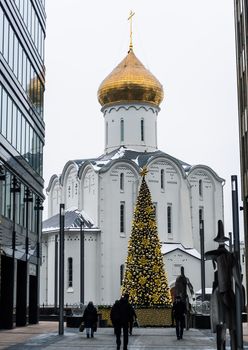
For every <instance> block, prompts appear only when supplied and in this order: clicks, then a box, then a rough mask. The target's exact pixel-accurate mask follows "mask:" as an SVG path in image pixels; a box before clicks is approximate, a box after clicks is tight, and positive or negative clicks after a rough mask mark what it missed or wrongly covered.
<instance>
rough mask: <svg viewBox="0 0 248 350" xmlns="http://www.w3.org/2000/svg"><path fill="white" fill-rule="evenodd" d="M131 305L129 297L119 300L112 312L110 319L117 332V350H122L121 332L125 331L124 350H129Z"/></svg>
mask: <svg viewBox="0 0 248 350" xmlns="http://www.w3.org/2000/svg"><path fill="white" fill-rule="evenodd" d="M131 308H132V307H131V305H130V304H129V302H128V295H125V296H124V297H121V299H120V300H117V301H116V302H115V303H114V305H113V307H112V309H111V312H110V318H111V321H112V324H113V326H114V330H115V336H116V345H117V350H120V348H121V330H122V329H123V350H128V349H127V345H128V323H129V321H130V319H131V314H132V311H131Z"/></svg>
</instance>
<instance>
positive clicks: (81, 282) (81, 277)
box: [80, 220, 84, 304]
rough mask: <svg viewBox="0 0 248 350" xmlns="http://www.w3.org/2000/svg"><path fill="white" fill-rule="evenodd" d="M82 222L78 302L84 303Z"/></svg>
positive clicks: (81, 230) (81, 229)
mask: <svg viewBox="0 0 248 350" xmlns="http://www.w3.org/2000/svg"><path fill="white" fill-rule="evenodd" d="M83 226H84V223H83V221H82V220H81V221H80V303H82V304H84V230H83Z"/></svg>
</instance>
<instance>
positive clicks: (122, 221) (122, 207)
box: [120, 202, 125, 233]
mask: <svg viewBox="0 0 248 350" xmlns="http://www.w3.org/2000/svg"><path fill="white" fill-rule="evenodd" d="M120 232H121V233H125V202H121V204H120Z"/></svg>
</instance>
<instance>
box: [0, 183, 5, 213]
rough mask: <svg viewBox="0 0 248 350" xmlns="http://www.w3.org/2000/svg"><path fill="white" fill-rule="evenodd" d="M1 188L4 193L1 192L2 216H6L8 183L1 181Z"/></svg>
mask: <svg viewBox="0 0 248 350" xmlns="http://www.w3.org/2000/svg"><path fill="white" fill-rule="evenodd" d="M0 188H1V189H2V191H0V194H1V204H2V205H1V206H0V208H1V214H2V215H3V216H5V198H6V181H0Z"/></svg>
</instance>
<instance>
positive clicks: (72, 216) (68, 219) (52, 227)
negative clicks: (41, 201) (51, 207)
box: [42, 208, 97, 232]
mask: <svg viewBox="0 0 248 350" xmlns="http://www.w3.org/2000/svg"><path fill="white" fill-rule="evenodd" d="M81 222H82V226H83V229H96V228H97V227H96V226H95V224H94V222H93V220H92V219H91V218H90V217H89V216H88V215H87V214H86V213H85V212H84V211H83V210H82V211H81V212H80V211H79V210H78V209H77V208H69V209H67V210H65V230H70V229H75V228H76V229H78V228H80V225H81ZM59 228H60V223H59V214H56V215H54V216H52V217H50V218H49V219H47V220H45V221H43V224H42V231H43V232H48V231H57V230H59Z"/></svg>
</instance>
